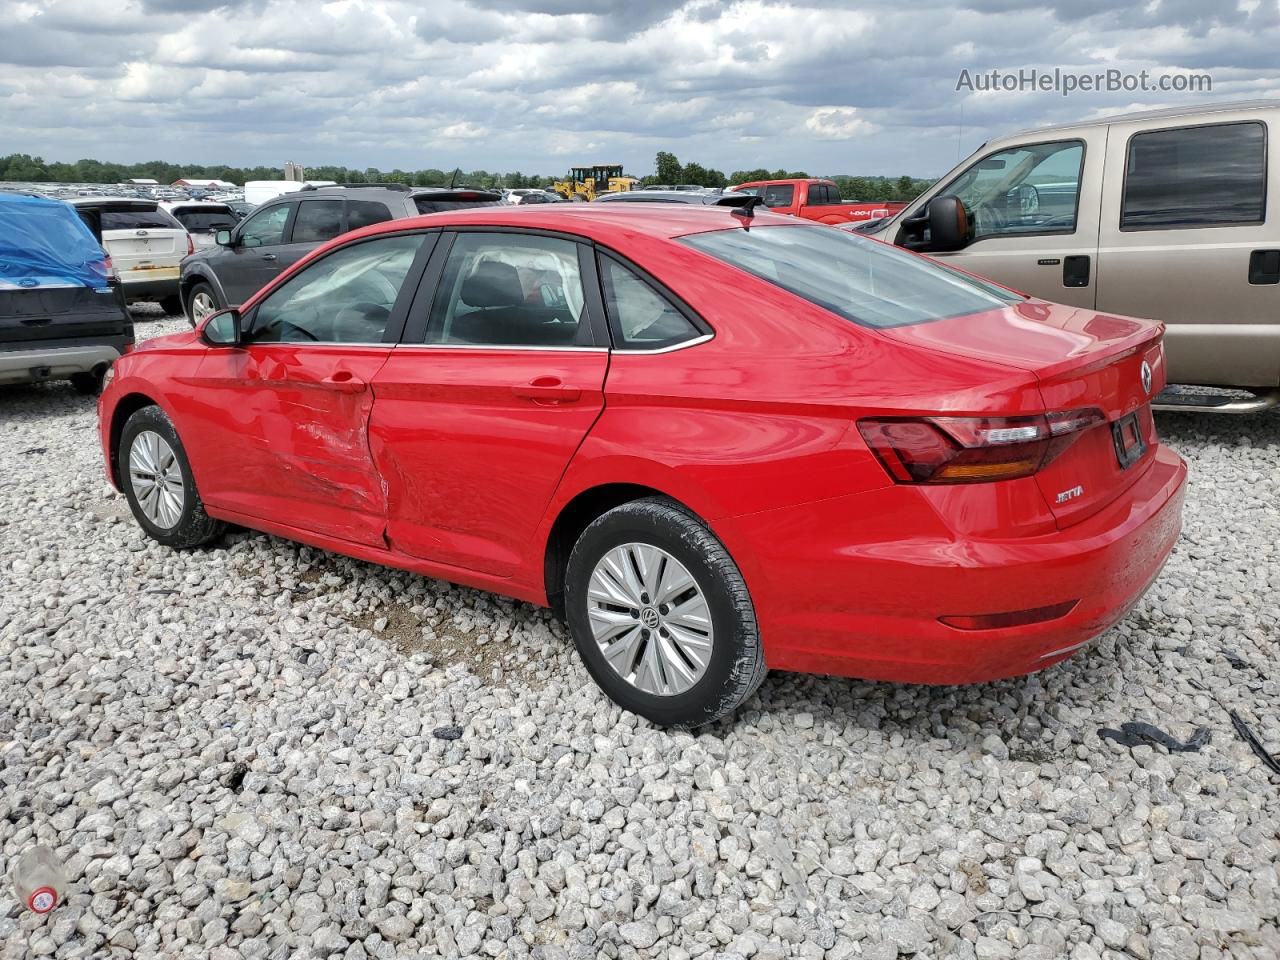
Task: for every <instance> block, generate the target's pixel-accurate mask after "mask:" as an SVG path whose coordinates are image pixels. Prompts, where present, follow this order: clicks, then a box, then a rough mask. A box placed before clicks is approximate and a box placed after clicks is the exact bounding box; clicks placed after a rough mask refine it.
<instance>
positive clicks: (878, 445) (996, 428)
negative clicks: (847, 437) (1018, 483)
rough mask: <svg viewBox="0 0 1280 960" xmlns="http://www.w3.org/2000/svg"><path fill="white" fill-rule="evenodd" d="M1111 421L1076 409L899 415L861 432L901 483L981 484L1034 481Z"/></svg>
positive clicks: (869, 423) (861, 426) (861, 424)
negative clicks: (1019, 479) (1086, 434)
mask: <svg viewBox="0 0 1280 960" xmlns="http://www.w3.org/2000/svg"><path fill="white" fill-rule="evenodd" d="M1105 420H1106V417H1105V416H1104V415H1103V413H1102V411H1101V410H1094V409H1086V410H1072V411H1069V412H1064V413H1049V414H1037V415H1035V416H1028V417H900V418H898V417H895V418H874V419H869V420H859V421H858V430H859V431H860V432H861V433H862V438H863V439H864V440H866V441H867V445H868V446H869V447H871V449H872V451H873V452H874V453H875V455H876V456H877V457H878V458H879V459H880V462H881V463H882V464H884V468H885V469H886V470H887V471H889V476H891V477H893V479H894V480H895V481H896V482H897V483H981V482H984V481H988V480H1012V479H1015V478H1017V477H1029V476H1031V475H1032V474H1033V473H1035V472H1036V471H1037V470H1039V469H1040V468H1041V467H1044V466H1046V465H1048V464H1049V463H1051V462H1053V460H1054V459H1056V458H1057V457H1058V456H1059V455H1061V453H1062V452H1063V451H1064V450H1066V449H1067V447H1069V446H1070V445H1071V444H1072V443H1073V442H1075V439H1076V438H1077V437H1078V436H1079V435H1080V434H1081V433H1082V432H1083V431H1085V430H1087V429H1089V428H1090V427H1092V426H1095V425H1097V424H1099V423H1103V422H1104V421H1105Z"/></svg>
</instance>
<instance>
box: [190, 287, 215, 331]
mask: <svg viewBox="0 0 1280 960" xmlns="http://www.w3.org/2000/svg"><path fill="white" fill-rule="evenodd" d="M217 311H218V305H217V304H216V303H214V302H213V297H211V296H210V295H209V294H207V293H205V292H204V291H203V290H201V291H200V292H199V293H197V294H196V295H195V296H194V297H192V298H191V320H192V321H193V322H194V323H200V322H201V321H202V320H203V319H204V318H205V317H207V316H209V314H211V313H216V312H217Z"/></svg>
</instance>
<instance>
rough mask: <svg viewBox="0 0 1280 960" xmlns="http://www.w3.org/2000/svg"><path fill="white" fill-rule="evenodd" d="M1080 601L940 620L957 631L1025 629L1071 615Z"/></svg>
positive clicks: (942, 618)
mask: <svg viewBox="0 0 1280 960" xmlns="http://www.w3.org/2000/svg"><path fill="white" fill-rule="evenodd" d="M1079 602H1080V601H1079V600H1067V601H1066V602H1064V603H1055V604H1053V605H1052V606H1048V607H1032V608H1031V609H1030V610H1010V611H1009V612H1007V613H978V614H971V615H967V616H953V617H939V618H938V620H939V621H940V622H942V623H945V624H946V625H947V626H948V627H955V628H956V629H957V630H996V629H998V628H1000V627H1023V626H1026V625H1027V624H1028V623H1043V622H1044V621H1046V620H1057V619H1058V618H1059V617H1065V616H1066V615H1067V614H1068V613H1070V612H1071V611H1072V610H1073V609H1074V608H1075V605H1076V604H1077V603H1079Z"/></svg>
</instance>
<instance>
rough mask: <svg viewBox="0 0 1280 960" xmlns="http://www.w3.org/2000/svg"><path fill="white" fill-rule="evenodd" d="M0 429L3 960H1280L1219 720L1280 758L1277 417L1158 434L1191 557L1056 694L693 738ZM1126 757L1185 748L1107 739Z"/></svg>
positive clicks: (1236, 749)
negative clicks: (45, 859)
mask: <svg viewBox="0 0 1280 960" xmlns="http://www.w3.org/2000/svg"><path fill="white" fill-rule="evenodd" d="M144 312H145V311H139V313H138V330H139V334H140V336H143V337H145V336H149V335H153V334H155V333H157V332H161V331H177V330H181V329H184V328H185V324H184V323H183V322H182V321H179V320H165V321H155V320H147V319H145V318H144ZM0 417H2V418H3V421H4V422H3V425H2V426H0V478H2V479H3V482H2V483H0V546H2V548H3V549H0V871H3V870H6V869H7V864H8V863H9V862H10V860H11V858H13V857H14V856H15V855H16V854H17V853H19V852H20V851H21V850H23V849H26V848H27V847H29V846H30V845H31V844H33V843H35V842H37V841H38V842H43V843H48V844H50V845H52V846H53V847H54V848H55V849H56V850H57V852H58V854H59V855H60V856H61V857H62V859H63V860H64V862H65V863H66V864H67V868H68V873H69V876H70V879H71V884H70V888H69V890H68V892H67V900H66V902H65V904H64V905H62V906H60V907H58V908H57V910H55V911H54V914H53V915H52V916H51V917H48V918H39V917H35V916H33V915H31V914H29V913H23V912H20V911H19V910H18V908H17V907H16V905H11V904H12V901H10V902H9V904H10V905H6V904H4V903H3V902H0V957H3V958H5V960H9V958H11V957H13V958H24V960H25V958H26V957H27V956H55V957H59V958H60V957H98V956H104V957H105V956H119V957H125V956H129V955H131V954H132V955H136V956H139V957H153V956H156V957H160V956H162V957H166V958H169V957H172V958H176V960H194V958H205V957H209V958H222V957H227V958H230V957H247V958H250V960H275V958H292V957H299V958H304V957H308V956H323V957H335V958H336V957H342V958H344V960H366V958H398V957H427V958H431V957H439V958H445V957H459V956H476V957H500V956H506V957H509V958H512V960H535V958H538V960H569V958H572V960H587V958H597V957H608V958H610V960H637V958H642V960H656V958H668V957H669V958H672V960H692V958H695V957H696V958H705V960H712V958H715V957H729V956H742V957H747V956H752V957H757V958H763V960H781V958H782V957H811V958H825V960H843V958H847V957H863V958H870V960H895V958H896V957H898V956H900V955H901V956H912V955H914V956H919V957H926V956H928V957H935V956H936V957H944V956H945V957H956V958H964V960H976V958H978V957H993V958H1004V957H1009V956H1013V957H1019V958H1026V960H1049V958H1052V960H1059V958H1063V957H1069V958H1072V960H1099V958H1100V957H1103V956H1107V957H1120V956H1132V957H1137V958H1138V960H1144V958H1145V960H1152V958H1160V960H1164V958H1182V957H1203V958H1210V957H1212V958H1215V960H1226V958H1230V960H1264V958H1266V960H1272V958H1274V957H1276V956H1280V934H1277V929H1278V927H1280V894H1278V891H1280V876H1277V867H1276V864H1277V862H1280V841H1278V840H1277V835H1278V832H1280V790H1277V787H1276V784H1275V783H1274V782H1273V779H1272V778H1271V777H1270V776H1269V775H1268V773H1267V772H1266V770H1265V769H1264V768H1263V767H1262V765H1261V763H1260V762H1259V760H1258V759H1257V758H1256V757H1255V756H1254V755H1253V754H1252V753H1251V752H1250V751H1249V750H1248V748H1247V747H1246V746H1245V745H1244V744H1243V743H1242V742H1241V741H1240V740H1239V739H1238V737H1236V735H1235V733H1234V731H1233V730H1232V728H1231V725H1230V722H1229V721H1228V719H1227V711H1229V710H1236V711H1238V712H1239V713H1240V715H1241V716H1242V717H1243V718H1244V719H1245V720H1246V722H1248V723H1249V724H1250V726H1252V727H1253V729H1254V730H1255V731H1256V732H1257V734H1258V736H1259V738H1260V739H1261V740H1262V741H1263V742H1264V743H1265V744H1266V745H1267V746H1268V749H1271V750H1273V751H1277V752H1280V714H1278V713H1277V712H1276V710H1275V709H1274V704H1275V703H1276V702H1278V697H1280V680H1278V679H1277V677H1276V675H1275V671H1274V662H1275V649H1276V648H1275V643H1276V640H1277V638H1278V637H1280V605H1277V604H1276V602H1275V597H1276V596H1277V595H1278V594H1280V511H1278V510H1277V509H1276V506H1275V505H1276V504H1277V503H1280V416H1277V415H1274V414H1272V415H1268V416H1263V417H1255V418H1248V419H1229V418H1218V419H1214V418H1210V417H1194V416H1167V417H1166V416H1161V417H1160V418H1159V420H1158V425H1159V428H1160V430H1161V432H1162V433H1163V434H1164V436H1165V437H1166V438H1167V439H1168V441H1169V442H1170V443H1171V444H1172V445H1173V446H1174V447H1175V448H1176V449H1177V450H1179V451H1180V452H1181V453H1182V454H1183V455H1184V456H1186V457H1187V458H1188V460H1189V461H1190V464H1191V484H1190V488H1189V491H1188V499H1187V506H1186V513H1185V526H1184V532H1183V537H1182V540H1181V542H1180V543H1179V545H1178V547H1177V549H1176V551H1175V553H1174V555H1173V556H1172V558H1171V559H1170V561H1169V563H1168V564H1167V565H1166V567H1165V569H1164V571H1163V572H1162V574H1161V576H1160V578H1159V579H1158V580H1157V581H1156V583H1155V585H1154V586H1153V587H1152V589H1151V590H1150V592H1149V593H1148V594H1147V596H1146V597H1145V598H1144V599H1143V600H1142V601H1141V602H1140V603H1139V604H1138V605H1137V606H1136V607H1135V608H1134V610H1133V611H1132V613H1130V615H1129V616H1128V617H1126V618H1125V619H1124V620H1123V621H1122V622H1121V623H1120V624H1118V625H1117V626H1116V627H1114V628H1112V629H1111V630H1110V631H1108V632H1107V633H1106V634H1105V635H1104V636H1103V637H1101V638H1100V639H1099V640H1098V641H1097V642H1096V643H1095V644H1093V645H1092V646H1091V647H1089V648H1088V649H1086V650H1084V651H1082V652H1081V653H1080V654H1079V655H1077V656H1076V657H1074V658H1073V659H1071V660H1069V661H1067V662H1066V663H1064V664H1062V665H1060V666H1057V667H1054V668H1052V669H1050V670H1048V671H1046V672H1044V673H1041V674H1038V675H1035V676H1032V677H1027V678H1021V679H1013V680H1006V681H1002V682H999V683H991V684H982V685H979V686H971V687H962V688H956V687H906V686H898V685H893V684H874V683H863V682H859V681H853V680H837V679H830V678H824V677H806V676H797V675H783V674H779V675H774V676H771V677H770V679H769V680H767V681H766V683H765V684H764V686H763V687H762V688H761V691H760V693H759V695H758V696H757V697H756V698H755V699H753V700H752V701H750V702H749V703H748V704H747V705H746V706H745V708H744V709H743V710H742V712H741V713H740V714H739V716H738V717H737V718H736V719H735V720H734V721H733V722H731V723H724V724H718V725H716V726H714V727H711V728H708V729H706V730H701V731H697V732H694V733H690V732H684V731H663V730H658V729H655V728H653V727H651V726H649V725H648V724H647V723H645V722H643V721H640V720H638V719H636V718H635V717H633V716H629V715H626V714H624V713H623V712H622V711H620V710H618V709H617V708H616V707H614V706H613V705H611V704H610V703H609V702H608V701H606V700H605V699H604V698H603V697H602V696H601V694H600V693H598V692H597V690H596V688H595V686H594V685H593V684H592V683H591V681H590V678H589V677H588V675H587V673H586V671H585V670H584V669H583V667H582V666H581V664H580V663H579V661H578V658H577V656H576V654H575V652H574V651H573V648H572V644H571V643H570V642H569V639H568V637H567V634H566V633H565V631H564V628H563V627H562V626H561V625H560V624H559V623H557V622H556V621H555V620H554V619H553V618H552V617H551V615H550V614H549V613H547V612H544V611H541V610H536V609H534V608H532V607H529V606H526V605H524V604H520V603H516V602H514V601H509V600H504V599H500V598H497V597H493V596H490V595H487V594H483V593H478V592H476V591H472V590H466V589H463V588H460V587H453V586H449V585H447V584H444V583H441V582H439V581H433V580H427V579H424V578H421V577H416V576H413V575H410V574H407V573H402V572H398V571H392V570H386V569H382V568H379V567H375V566H372V565H369V564H364V563H360V562H357V561H353V560H347V559H344V558H341V557H337V556H333V555H329V554H325V553H322V552H320V551H317V550H313V549H310V548H307V547H303V546H299V545H297V544H292V543H288V542H285V541H282V540H275V539H271V538H268V537H265V536H260V535H257V534H249V533H246V532H243V531H240V532H234V533H232V534H231V535H229V536H228V538H227V539H226V541H225V542H224V543H222V544H220V545H216V546H212V547H209V548H206V549H203V550H197V551H188V552H176V551H172V550H168V549H166V548H163V547H160V546H158V545H156V544H153V543H151V542H150V541H148V540H146V539H145V538H144V537H143V536H142V535H141V533H140V532H139V531H138V529H137V527H136V525H135V524H134V522H133V520H132V517H131V516H130V515H129V513H128V509H127V507H126V506H125V503H124V501H123V499H122V498H120V497H119V496H117V495H114V494H110V493H108V491H107V490H106V489H105V482H104V480H103V477H102V469H101V463H100V457H101V455H100V452H99V449H98V442H97V435H96V432H95V416H94V409H93V404H92V402H91V401H89V400H86V399H84V398H81V397H78V396H76V395H75V394H74V393H73V392H72V391H71V390H70V389H69V388H67V387H65V386H62V385H46V386H38V387H15V388H2V389H0ZM376 627H380V628H381V629H374V628H376ZM1131 720H1141V721H1145V722H1148V723H1152V724H1155V725H1156V726H1158V727H1159V728H1161V729H1162V730H1165V731H1166V732H1168V733H1169V734H1170V735H1171V736H1174V737H1176V738H1178V739H1179V740H1182V741H1184V742H1185V740H1186V739H1187V738H1189V737H1190V736H1191V734H1192V733H1194V732H1195V730H1196V729H1197V728H1198V727H1202V726H1203V727H1207V728H1209V730H1210V732H1211V740H1210V742H1209V743H1208V745H1206V746H1205V747H1203V748H1202V749H1201V750H1200V751H1199V752H1195V753H1170V752H1168V751H1167V750H1165V748H1163V747H1159V746H1156V747H1150V746H1139V747H1135V748H1128V747H1120V746H1118V745H1117V744H1115V743H1113V742H1111V741H1108V740H1102V739H1099V737H1098V735H1097V730H1098V728H1099V727H1119V726H1120V724H1122V723H1124V722H1125V721H1131ZM455 734H456V736H455ZM952 931H954V933H952ZM1223 944H1227V945H1229V946H1228V947H1223V946H1222V945H1223Z"/></svg>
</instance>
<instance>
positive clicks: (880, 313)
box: [680, 225, 1022, 327]
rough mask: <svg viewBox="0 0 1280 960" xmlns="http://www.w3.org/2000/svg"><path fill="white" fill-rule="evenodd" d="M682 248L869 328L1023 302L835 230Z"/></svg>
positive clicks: (713, 239) (714, 236)
mask: <svg viewBox="0 0 1280 960" xmlns="http://www.w3.org/2000/svg"><path fill="white" fill-rule="evenodd" d="M680 240H681V242H682V243H685V244H688V245H689V246H691V247H693V248H694V249H695V250H700V251H702V252H703V253H706V254H709V255H710V256H713V257H715V258H716V259H717V260H722V261H724V262H725V263H728V264H730V265H732V266H735V267H737V268H738V269H740V270H745V271H746V272H747V273H750V274H754V275H755V276H757V277H759V278H760V279H762V280H767V281H769V282H770V283H773V284H776V285H777V286H779V287H782V288H783V289H784V290H788V291H790V292H791V293H794V294H795V295H796V296H798V297H803V298H804V299H805V300H808V301H809V302H810V303H814V304H817V305H818V306H820V307H823V308H824V309H826V310H830V311H831V312H832V313H834V314H837V315H838V316H841V317H844V318H845V319H846V320H851V321H853V322H854V323H858V324H862V325H863V326H868V327H900V326H905V325H907V324H911V323H922V322H924V321H927V320H939V319H942V318H944V317H958V316H963V315H965V314H970V313H981V312H982V311H984V310H996V309H999V308H1001V307H1004V306H1006V305H1008V304H1010V303H1014V302H1017V301H1019V300H1021V299H1022V297H1020V296H1019V295H1018V294H1016V293H1013V292H1012V291H1009V290H1005V289H1003V288H1001V287H997V286H995V285H993V284H989V283H984V282H982V281H981V280H978V279H976V278H974V277H970V276H968V275H967V274H964V273H961V272H959V271H957V270H952V269H950V268H948V267H943V266H941V265H939V264H936V263H933V262H931V261H929V260H925V259H924V258H922V257H918V256H915V255H913V254H910V253H907V252H906V251H904V250H899V249H897V248H896V247H891V246H889V245H888V244H884V243H880V242H878V241H876V240H871V239H869V238H867V237H859V236H855V235H853V234H850V233H846V232H845V231H843V230H833V229H832V228H830V227H805V226H794V227H793V226H781V225H779V226H767V227H753V228H751V229H750V230H742V229H731V230H717V231H714V232H712V233H697V234H692V235H690V236H687V237H681V238H680Z"/></svg>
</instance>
